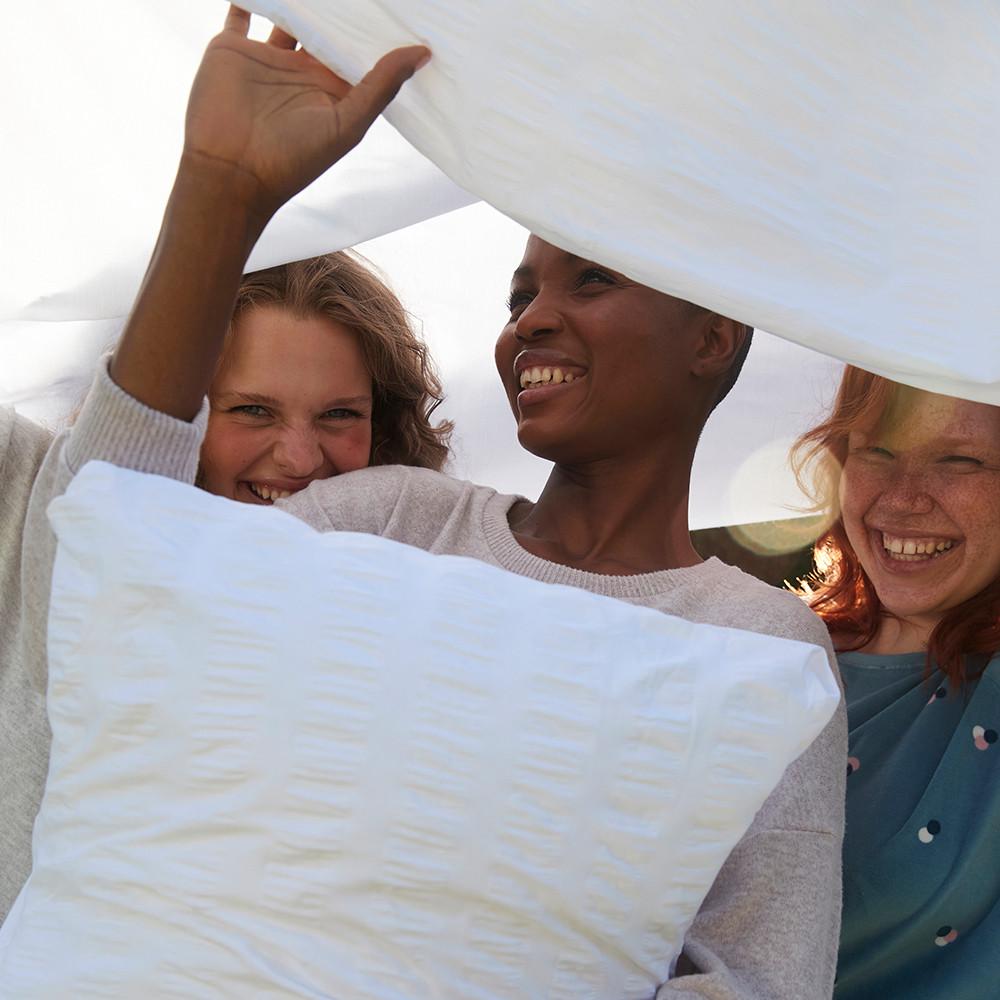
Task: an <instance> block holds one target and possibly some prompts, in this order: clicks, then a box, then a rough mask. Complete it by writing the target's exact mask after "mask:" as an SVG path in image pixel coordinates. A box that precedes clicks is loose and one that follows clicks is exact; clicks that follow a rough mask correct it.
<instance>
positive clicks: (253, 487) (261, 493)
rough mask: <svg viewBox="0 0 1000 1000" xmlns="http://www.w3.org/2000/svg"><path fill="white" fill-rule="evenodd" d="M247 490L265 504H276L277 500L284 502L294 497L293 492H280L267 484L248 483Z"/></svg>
mask: <svg viewBox="0 0 1000 1000" xmlns="http://www.w3.org/2000/svg"><path fill="white" fill-rule="evenodd" d="M246 486H247V489H249V490H250V492H251V493H252V494H253V495H254V496H255V497H257V498H258V499H260V500H263V501H264V503H274V501H275V500H284V499H286V498H287V497H290V496H291V495H292V491H291V490H279V489H276V488H274V487H271V486H268V485H267V484H266V483H251V482H247V483H246Z"/></svg>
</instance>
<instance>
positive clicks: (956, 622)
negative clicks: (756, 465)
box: [791, 365, 1000, 684]
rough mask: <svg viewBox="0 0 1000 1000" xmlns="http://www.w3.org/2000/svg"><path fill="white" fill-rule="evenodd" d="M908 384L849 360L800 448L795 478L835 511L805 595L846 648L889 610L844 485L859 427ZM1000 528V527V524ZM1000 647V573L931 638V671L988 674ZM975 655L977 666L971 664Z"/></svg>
mask: <svg viewBox="0 0 1000 1000" xmlns="http://www.w3.org/2000/svg"><path fill="white" fill-rule="evenodd" d="M904 388H905V387H904V386H901V385H899V384H898V383H896V382H892V381H890V380H889V379H886V378H882V377H881V376H879V375H872V374H871V373H870V372H866V371H862V370H861V369H860V368H854V367H852V366H850V365H848V366H847V368H846V370H845V372H844V377H843V380H842V381H841V383H840V388H839V389H838V391H837V398H836V399H835V401H834V404H833V410H832V412H831V413H830V415H829V416H828V417H827V418H826V420H824V421H823V422H822V423H820V424H818V425H817V426H816V427H813V428H812V430H809V431H806V433H805V434H803V435H802V436H801V437H799V439H798V440H797V441H796V442H795V444H794V445H793V447H792V453H791V462H792V468H793V469H794V471H795V477H796V479H797V480H798V482H799V485H800V486H801V487H802V489H803V491H804V492H805V493H806V495H807V496H809V497H810V498H811V499H812V501H813V503H814V504H815V509H816V510H823V511H827V512H830V513H831V514H834V515H835V516H834V519H833V521H832V523H831V525H830V527H829V528H828V529H827V530H826V532H825V533H824V534H823V535H821V536H820V537H819V538H818V539H817V540H816V543H815V545H814V547H813V561H814V570H813V573H812V575H811V576H810V577H809V578H808V579H807V580H805V581H804V582H803V583H802V585H801V586H800V588H799V590H798V593H799V595H800V596H802V597H803V598H805V600H806V601H807V602H808V603H809V606H810V607H811V608H812V609H813V610H814V611H815V612H816V613H817V614H818V615H819V616H820V618H822V619H823V621H824V622H825V623H826V626H827V628H828V629H829V630H830V633H831V635H832V636H833V637H834V639H835V643H836V646H837V651H838V652H845V651H847V650H854V649H859V648H861V647H862V646H864V645H866V644H867V643H869V642H871V640H872V639H874V638H875V633H876V632H877V631H878V624H879V619H880V618H881V617H882V615H884V614H888V613H889V612H887V611H886V610H885V609H884V608H883V606H882V603H881V601H879V598H878V594H876V593H875V588H874V587H873V586H872V583H871V580H869V579H868V576H867V574H866V573H865V571H864V569H863V568H862V566H861V562H860V560H859V559H858V557H857V554H856V553H855V551H854V549H853V548H852V547H851V543H850V542H849V541H848V539H847V532H846V531H845V530H844V522H843V519H842V518H841V516H840V510H839V502H838V491H839V487H840V470H841V469H842V468H843V465H844V462H845V460H846V459H847V439H848V435H849V434H850V433H851V431H854V430H868V429H870V428H873V427H875V426H876V425H877V424H878V422H879V420H880V419H881V417H882V415H883V414H884V413H885V412H886V410H887V409H889V408H890V407H892V406H893V404H894V403H896V402H897V400H898V397H899V394H900V392H901V391H902V390H903V389H904ZM998 530H1000V528H998ZM998 651H1000V577H998V578H997V579H996V580H994V581H993V582H992V583H991V584H989V585H988V586H987V587H985V588H984V589H983V590H981V591H980V592H979V593H978V594H976V595H975V596H973V597H970V598H969V599H968V600H967V601H964V602H963V603H962V604H959V605H957V606H956V607H954V608H952V609H951V610H950V611H948V612H947V613H946V614H945V615H944V617H943V618H942V619H941V620H940V621H939V622H938V623H937V625H936V626H935V627H934V630H933V631H932V632H931V635H930V639H929V641H928V644H927V667H928V672H929V671H930V670H931V669H932V668H933V666H934V665H935V664H936V665H937V666H939V667H940V668H941V670H942V671H943V672H944V673H945V674H946V675H947V677H948V678H949V680H951V681H952V682H953V683H955V684H963V683H965V681H966V680H968V679H970V678H971V677H974V676H976V675H977V674H978V673H981V672H982V668H983V667H985V665H986V662H987V661H988V660H989V658H990V657H991V656H992V655H993V654H995V653H997V652H998ZM970 659H971V660H972V661H973V662H974V663H975V667H973V666H970Z"/></svg>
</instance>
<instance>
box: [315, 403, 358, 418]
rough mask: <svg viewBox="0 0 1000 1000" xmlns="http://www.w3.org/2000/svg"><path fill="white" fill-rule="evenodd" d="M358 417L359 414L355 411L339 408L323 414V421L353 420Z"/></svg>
mask: <svg viewBox="0 0 1000 1000" xmlns="http://www.w3.org/2000/svg"><path fill="white" fill-rule="evenodd" d="M359 417H361V414H360V413H358V411H357V410H347V409H344V408H343V407H340V406H338V407H337V408H335V409H333V410H327V411H326V413H324V414H323V419H324V420H354V419H357V418H359Z"/></svg>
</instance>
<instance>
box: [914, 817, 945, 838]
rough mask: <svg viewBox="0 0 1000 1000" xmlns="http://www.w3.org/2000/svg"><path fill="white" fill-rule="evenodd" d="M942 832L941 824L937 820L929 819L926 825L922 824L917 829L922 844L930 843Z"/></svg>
mask: <svg viewBox="0 0 1000 1000" xmlns="http://www.w3.org/2000/svg"><path fill="white" fill-rule="evenodd" d="M940 832H941V824H940V823H939V822H938V821H937V820H936V819H932V820H929V821H928V823H927V825H926V826H922V827H921V828H920V829H919V830H918V831H917V839H918V840H919V841H920V843H921V844H929V843H931V841H933V840H934V838H935V837H936V836H937V835H938V834H939V833H940Z"/></svg>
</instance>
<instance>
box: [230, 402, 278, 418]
mask: <svg viewBox="0 0 1000 1000" xmlns="http://www.w3.org/2000/svg"><path fill="white" fill-rule="evenodd" d="M229 412H230V413H242V414H244V415H245V416H248V417H269V416H270V415H271V414H270V413H269V412H268V411H267V410H266V409H265V408H264V407H263V406H260V405H258V404H257V403H244V404H243V405H241V406H234V407H232V408H231V409H230V410H229Z"/></svg>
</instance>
